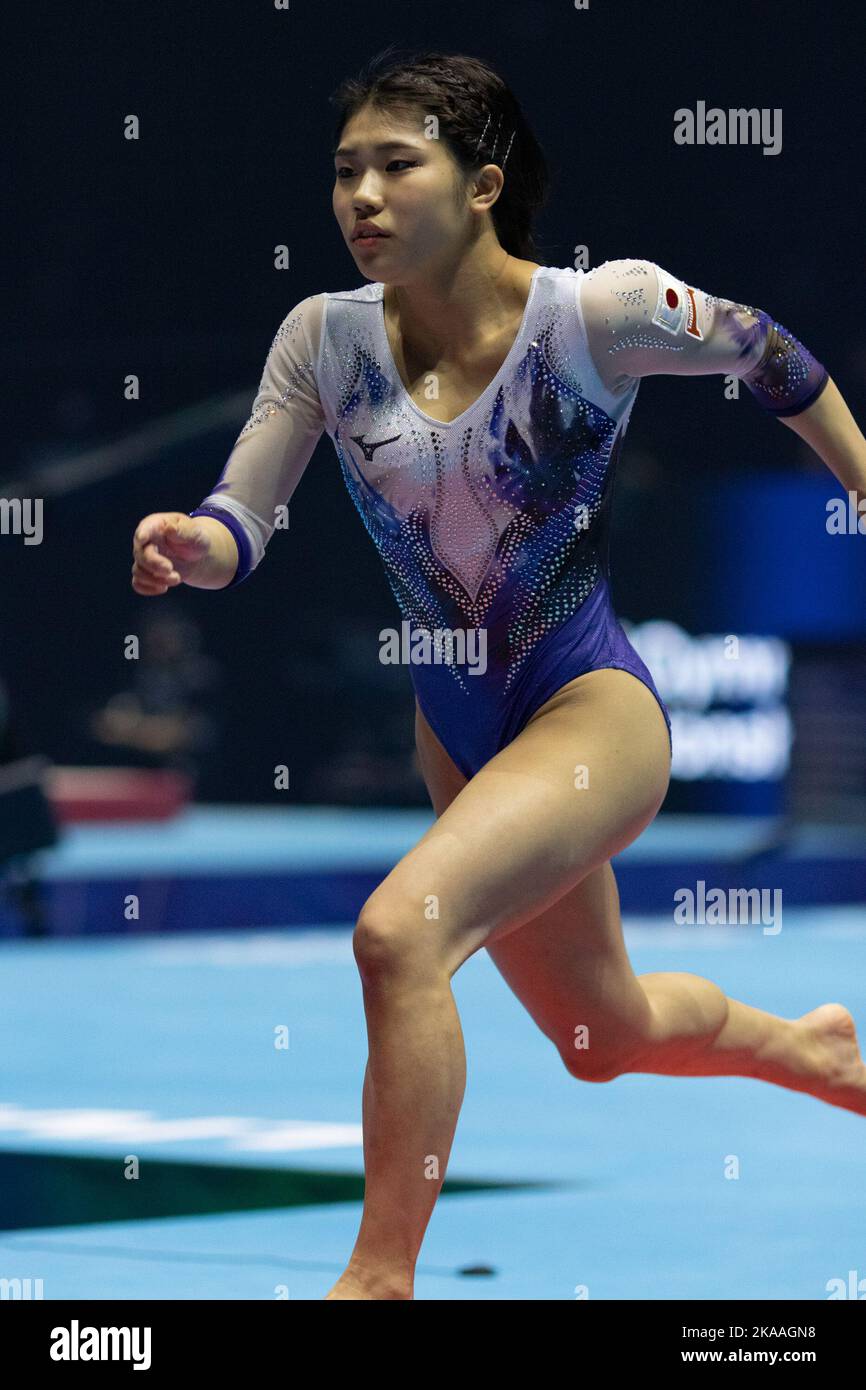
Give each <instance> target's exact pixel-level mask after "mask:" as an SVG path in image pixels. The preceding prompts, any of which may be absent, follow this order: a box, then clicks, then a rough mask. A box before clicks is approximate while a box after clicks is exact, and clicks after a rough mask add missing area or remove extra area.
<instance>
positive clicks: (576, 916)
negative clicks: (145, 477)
mask: <svg viewBox="0 0 866 1390" xmlns="http://www.w3.org/2000/svg"><path fill="white" fill-rule="evenodd" d="M386 60H387V61H386ZM332 100H333V101H334V102H335V104H336V106H337V107H338V109H339V120H338V124H337V142H338V146H339V148H337V149H335V151H334V163H335V184H334V190H333V209H334V213H335V216H336V218H337V222H338V224H339V228H340V231H341V233H342V235H343V237H344V239H345V242H346V244H347V246H348V248H349V250H350V252H351V254H352V256H353V258H354V262H355V265H356V267H357V269H358V271H359V272H360V273H361V275H363V276H364V277H365V278H366V280H367V281H369V283H366V284H364V285H363V286H362V287H361V288H360V289H352V290H346V291H340V292H334V293H319V294H313V295H311V296H309V297H308V298H306V299H304V300H302V301H301V302H300V303H298V304H296V305H295V307H294V308H293V309H292V310H291V312H290V313H289V314H288V315H287V317H286V318H285V320H284V321H283V323H282V324H281V326H280V328H279V330H278V331H277V334H276V336H275V338H274V341H273V344H272V346H271V349H270V352H269V354H268V357H267V361H266V363H265V368H264V375H263V378H262V381H261V384H260V387H259V391H258V393H257V395H256V398H255V401H254V403H253V408H252V413H251V415H250V418H249V420H248V422H247V423H246V425H245V426H244V428H243V429H242V431H241V433H240V435H239V436H238V439H237V442H236V444H235V446H234V449H233V451H232V453H231V455H230V457H229V459H228V462H227V463H226V466H225V468H224V469H223V472H222V474H221V475H220V479H219V481H218V483H217V485H216V486H215V488H214V489H213V492H212V493H210V494H209V495H208V496H207V497H206V498H205V500H204V501H203V503H202V505H201V506H200V507H198V508H196V510H195V511H193V512H190V513H188V514H183V513H180V512H169V513H153V514H151V515H149V516H147V517H145V518H144V519H143V520H142V521H141V523H140V524H139V526H138V527H137V529H136V532H135V536H134V541H133V556H134V559H133V579H132V586H133V588H134V590H135V592H136V593H139V594H148V595H150V594H164V593H166V592H167V591H168V590H169V589H170V588H172V587H173V586H175V585H177V584H180V583H186V584H191V585H193V586H194V587H196V588H202V589H221V588H225V587H231V586H234V585H237V584H239V583H241V582H242V581H243V580H244V579H245V578H246V576H247V575H248V574H249V573H250V572H251V571H252V569H253V568H255V566H256V565H257V564H258V563H259V561H260V560H261V559H262V556H263V554H264V549H265V546H266V544H267V542H268V540H269V539H270V537H271V535H272V534H273V531H274V529H275V524H276V522H277V519H278V517H279V515H280V512H281V509H282V508H283V507H284V506H285V503H286V502H287V501H288V499H289V498H290V497H291V495H292V493H293V491H294V489H295V487H296V486H297V483H298V481H299V479H300V477H301V474H302V473H303V471H304V468H305V467H306V465H307V462H308V460H309V459H310V457H311V455H312V453H313V450H314V448H315V445H316V443H317V441H318V439H319V438H320V436H321V434H322V432H323V430H325V429H327V431H328V434H329V436H330V437H331V439H332V440H333V443H334V446H335V449H336V453H337V457H338V460H339V464H340V468H341V471H342V473H343V476H344V478H345V481H346V484H347V486H348V489H349V492H350V494H351V497H352V499H353V501H354V503H355V505H356V506H357V509H358V511H359V513H360V515H361V517H362V519H363V522H364V524H365V526H366V527H367V529H368V531H369V533H370V535H371V537H372V539H373V541H374V542H375V544H376V546H377V548H378V550H379V551H380V553H381V556H382V559H383V561H384V564H385V566H386V570H387V574H388V577H389V580H390V583H391V586H392V589H393V591H394V594H395V597H396V599H397V602H398V604H399V607H400V610H401V613H402V616H403V620H404V622H405V621H408V623H409V624H410V625H411V630H412V634H413V640H414V639H415V637H416V636H418V635H420V637H421V639H422V641H421V644H420V647H419V648H418V651H420V653H421V656H422V659H421V660H420V661H417V662H415V663H413V664H412V665H410V674H411V678H412V682H413V686H414V691H415V695H416V739H417V748H418V755H419V759H420V763H421V767H422V770H423V774H424V778H425V780H426V784H427V787H428V790H429V794H430V798H431V801H432V803H433V808H434V811H435V814H436V817H437V819H436V821H435V822H434V824H433V825H432V826H431V828H430V829H429V830H428V831H427V833H426V834H425V835H424V836H423V837H422V838H421V839H420V841H419V842H418V844H417V845H416V846H415V847H414V848H413V849H412V850H411V851H410V852H409V853H408V854H406V855H405V857H404V858H403V859H401V860H400V862H399V863H398V864H397V865H396V867H395V868H394V869H393V870H392V871H391V872H390V873H389V874H388V876H387V877H386V878H385V879H384V881H383V882H382V883H381V884H380V885H379V887H377V888H376V890H375V891H374V892H373V893H372V895H371V896H370V897H369V899H368V900H367V901H366V902H365V904H364V906H363V908H362V910H361V913H360V916H359V918H358V922H357V926H356V929H355V932H354V937H353V943H354V952H355V958H356V961H357V964H358V969H359V973H360V976H361V982H362V989H363V999H364V1009H365V1015H366V1022H367V1033H368V1061H367V1070H366V1076H365V1080H364V1090H363V1134H364V1165H365V1173H366V1192H365V1200H364V1208H363V1216H362V1220H361V1224H360V1230H359V1233H358V1236H357V1240H356V1243H355V1247H354V1250H353V1252H352V1255H351V1257H350V1259H349V1262H348V1265H347V1267H346V1269H345V1271H344V1273H343V1274H342V1275H341V1276H340V1278H339V1279H338V1280H337V1282H336V1284H335V1285H334V1287H333V1288H332V1289H331V1290H330V1292H329V1293H328V1295H327V1297H328V1298H329V1299H409V1298H412V1296H413V1278H414V1270H415V1264H416V1260H417V1257H418V1253H419V1249H420V1246H421V1242H422V1240H423V1236H424V1232H425V1230H426V1227H427V1224H428V1221H429V1219H430V1215H431V1212H432V1209H433V1207H434V1204H435V1202H436V1198H437V1196H438V1193H439V1190H440V1188H441V1185H442V1182H443V1179H444V1176H445V1171H446V1167H447V1163H448V1157H449V1153H450V1150H451V1145H452V1141H453V1136H454V1131H455V1126H456V1123H457V1116H458V1112H459V1109H460V1106H461V1103H462V1098H463V1093H464V1087H465V1080H466V1062H465V1053H464V1046H463V1035H462V1032H461V1027H460V1020H459V1018H458V1015H457V1011H456V1008H455V1003H454V998H453V995H452V990H451V985H450V981H451V977H452V975H453V974H454V972H455V971H456V970H457V969H458V967H459V966H460V965H461V964H462V963H463V962H464V961H465V960H466V959H467V958H468V957H469V956H471V955H472V954H473V953H474V952H475V951H477V950H478V949H479V948H480V947H482V946H483V947H485V948H486V949H487V951H488V952H489V954H490V956H491V958H492V959H493V961H494V963H495V964H496V966H497V967H498V969H499V970H500V971H501V973H502V975H503V976H504V978H505V980H506V981H507V983H508V985H509V986H510V988H511V989H512V990H513V991H514V993H515V994H516V995H517V997H518V998H519V999H520V1000H521V1001H522V1003H523V1004H524V1005H525V1007H526V1008H527V1010H528V1011H529V1013H530V1015H531V1016H532V1018H533V1019H534V1020H535V1021H536V1023H537V1024H538V1026H539V1028H540V1029H541V1030H542V1032H543V1033H544V1034H545V1035H546V1036H547V1037H548V1038H549V1039H550V1041H551V1043H552V1044H553V1046H554V1048H555V1049H556V1050H557V1052H558V1054H559V1056H560V1058H561V1059H562V1061H563V1062H564V1064H565V1066H566V1068H567V1069H568V1071H569V1072H570V1073H571V1074H572V1075H573V1076H575V1077H578V1078H580V1079H581V1080H583V1081H588V1082H602V1081H610V1080H612V1079H613V1078H614V1077H617V1076H620V1075H622V1074H623V1073H625V1072H647V1073H656V1074H663V1075H668V1076H747V1077H754V1078H759V1079H761V1080H763V1081H769V1082H772V1083H774V1084H776V1085H778V1086H785V1087H788V1088H790V1089H792V1090H797V1091H804V1092H806V1093H808V1094H809V1095H811V1096H815V1097H818V1098H820V1099H821V1100H824V1101H827V1102H829V1103H830V1104H833V1105H839V1106H843V1107H846V1108H848V1109H850V1110H854V1111H857V1112H858V1113H860V1114H864V1113H866V1066H864V1063H863V1060H862V1058H861V1056H860V1052H859V1048H858V1044H857V1037H856V1031H855V1027H854V1022H853V1019H852V1017H851V1015H850V1013H849V1012H848V1010H847V1009H845V1008H844V1007H843V1006H842V1005H841V1004H836V1003H830V1004H823V1005H821V1006H820V1007H818V1008H816V1009H813V1010H812V1011H811V1012H810V1013H807V1014H804V1015H803V1016H802V1017H801V1018H795V1019H785V1018H777V1017H775V1016H774V1015H772V1014H769V1013H764V1012H763V1011H762V1010H761V1009H756V1008H752V1007H751V1006H749V1005H747V1004H743V1003H740V1002H739V1001H738V1000H735V999H730V998H728V997H726V995H725V994H724V993H723V992H722V990H721V989H719V988H718V986H717V985H715V984H712V983H711V982H710V981H709V980H705V979H702V978H700V977H698V976H696V975H691V974H685V973H668V972H664V973H652V974H645V975H641V976H636V975H635V974H634V972H633V971H632V968H631V964H630V962H629V959H628V956H627V954H626V951H625V947H624V943H623V933H622V928H621V924H620V913H619V903H618V895H617V886H616V881H615V878H614V874H613V870H612V868H611V864H610V860H611V856H613V855H616V854H618V853H620V851H621V850H623V849H624V848H625V847H626V845H628V844H630V843H631V842H632V841H633V840H635V839H636V838H637V836H639V835H640V834H641V832H642V831H643V829H644V828H645V827H646V826H647V825H648V824H649V823H650V821H652V819H653V817H654V816H655V814H656V812H657V811H658V809H659V807H660V806H661V804H662V802H663V800H664V797H665V793H666V790H667V787H668V779H669V773H670V754H671V744H670V719H669V717H668V712H667V710H666V708H665V706H664V703H663V701H662V700H661V698H660V696H659V693H658V691H657V690H656V688H655V685H654V684H653V680H652V677H651V675H650V673H649V671H648V670H647V668H646V666H645V665H644V664H643V662H642V661H641V660H640V658H639V657H638V655H637V652H636V651H635V650H634V648H633V647H632V646H631V645H630V643H629V642H628V640H627V638H626V636H625V633H624V631H623V629H622V628H621V626H620V625H619V623H618V621H617V619H616V617H615V615H614V611H613V609H612V606H611V596H610V589H609V582H608V581H609V570H608V519H609V509H610V497H611V487H612V481H613V474H614V466H615V463H616V459H617V456H618V454H619V450H620V447H621V444H622V438H623V434H624V432H625V429H626V425H627V423H628V418H629V415H630V412H631V408H632V406H633V404H634V400H635V396H636V394H637V389H638V385H639V381H640V378H642V377H644V376H651V375H653V374H656V373H665V372H669V373H676V374H680V375H690V374H703V373H721V374H727V375H730V376H733V377H736V378H738V379H739V380H740V381H742V382H744V383H745V385H746V386H747V388H748V389H749V391H750V392H751V393H752V395H753V396H754V397H755V399H756V401H757V402H758V405H759V407H761V408H762V409H763V410H764V411H766V412H767V413H769V414H771V415H775V416H777V417H779V418H780V419H781V420H782V421H783V422H784V423H785V424H786V425H788V426H789V428H791V429H793V430H794V431H796V433H797V434H798V435H800V437H801V438H803V439H804V440H806V441H807V443H808V444H809V445H810V446H811V447H812V448H813V449H814V450H815V451H816V452H817V454H818V455H819V456H820V457H821V459H822V460H823V461H824V462H825V463H826V464H827V466H828V467H829V468H830V469H831V470H832V471H833V473H834V474H835V475H836V477H837V478H838V479H839V480H840V482H841V483H842V485H843V486H844V487H845V488H847V489H855V490H857V491H858V495H862V494H863V493H864V491H866V440H864V437H863V435H862V434H861V432H860V430H859V429H858V427H857V425H856V423H855V421H854V419H853V418H852V416H851V413H850V411H849V410H848V408H847V406H846V404H845V401H844V400H843V398H842V396H841V395H840V393H839V391H838V390H837V388H836V386H835V384H834V382H833V381H832V379H831V378H830V377H829V375H828V373H827V371H826V369H825V368H824V367H822V366H821V364H820V363H819V362H817V361H816V360H815V358H814V357H813V356H812V354H811V353H810V352H809V351H808V350H807V349H806V348H805V347H804V346H803V344H802V343H800V342H799V341H798V340H797V339H796V338H795V337H794V336H793V335H792V334H791V333H789V332H788V331H787V330H786V329H785V328H783V327H782V325H781V324H779V323H777V322H775V321H774V320H773V319H772V318H771V317H769V315H768V314H766V313H765V312H764V311H762V310H760V309H754V308H751V307H749V306H747V305H744V304H739V303H736V302H732V301H731V300H727V299H721V298H716V297H714V296H712V295H710V294H705V293H704V292H703V291H701V290H698V289H696V288H695V287H694V286H691V285H688V284H686V283H684V282H683V281H681V280H679V279H678V278H677V277H676V276H674V275H672V274H669V273H668V272H667V271H665V270H663V269H661V267H659V266H658V265H656V264H655V263H653V262H651V261H646V260H632V259H625V260H612V261H607V262H605V263H604V264H602V265H599V266H598V267H596V268H594V269H592V270H591V271H590V272H588V273H587V272H585V271H584V270H574V269H571V268H570V267H564V268H557V267H551V266H545V265H541V264H539V263H538V262H537V261H536V260H535V259H534V255H535V248H534V244H533V241H532V237H531V219H532V214H533V212H534V210H535V209H536V208H537V207H538V206H539V205H540V204H541V202H542V201H543V198H544V196H545V193H546V187H547V172H546V165H545V161H544V156H543V154H542V151H541V150H540V148H539V146H538V144H537V141H536V139H535V138H534V136H533V134H532V131H531V130H530V128H529V126H528V124H527V122H526V119H525V117H524V115H523V113H522V111H521V109H520V106H519V104H518V102H517V100H516V99H515V97H514V95H513V94H512V92H511V91H510V89H509V88H508V87H507V86H506V84H505V83H504V82H503V80H502V78H501V77H500V76H499V75H498V74H497V73H495V72H494V71H492V70H491V69H490V68H489V67H488V66H487V65H485V64H484V63H482V62H480V61H478V60H477V59H474V58H470V57H465V56H461V55H454V54H437V53H423V54H414V55H409V56H408V58H404V59H402V60H401V59H399V58H397V59H393V55H391V56H390V57H389V56H388V54H387V51H386V54H385V55H379V57H378V58H377V59H374V60H373V62H372V63H370V64H368V66H367V67H366V68H365V69H364V71H363V72H362V74H361V75H360V76H359V77H358V78H354V79H349V80H347V81H345V82H344V83H343V84H342V85H341V86H340V87H339V88H338V89H337V92H336V93H335V94H334V96H333V97H332ZM449 633H450V634H452V637H453V636H454V635H455V634H457V635H459V634H460V633H464V634H472V633H474V634H475V637H476V639H478V640H479V641H480V639H481V638H482V637H483V638H484V639H485V642H486V648H485V660H484V661H479V662H476V664H475V666H473V665H472V664H471V663H470V662H469V660H468V659H467V660H465V661H462V662H461V661H460V660H459V659H452V658H453V655H454V648H453V647H449V649H448V652H447V653H445V659H442V658H443V650H444V644H445V642H446V641H450V640H451V639H449V638H448V637H447V634H449ZM437 634H438V635H437ZM443 634H444V636H443ZM425 638H426V639H427V643H426V648H425V642H424V639H425ZM482 645H483V643H482ZM470 649H471V650H473V651H476V650H477V649H476V648H472V647H471V644H468V645H467V648H466V650H467V651H469V650H470ZM476 667H477V669H476ZM587 1044H588V1045H587Z"/></svg>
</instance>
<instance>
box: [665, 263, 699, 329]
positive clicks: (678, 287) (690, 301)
mask: <svg viewBox="0 0 866 1390" xmlns="http://www.w3.org/2000/svg"><path fill="white" fill-rule="evenodd" d="M656 274H657V276H658V282H659V292H658V299H657V300H656V308H655V313H654V314H653V317H652V321H653V323H654V324H656V325H657V326H658V327H659V328H663V329H664V330H665V332H666V333H679V331H680V329H681V328H682V326H683V323H684V322H685V329H686V332H687V333H688V334H689V336H690V337H692V338H703V336H704V335H703V333H702V332H701V330H700V327H699V326H698V306H697V304H696V302H695V292H694V289H693V288H692V286H691V285H684V284H683V282H682V281H681V280H676V279H674V277H673V275H668V273H667V271H666V270H662V268H661V266H658V265H657V266H656Z"/></svg>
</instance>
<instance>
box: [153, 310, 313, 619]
mask: <svg viewBox="0 0 866 1390" xmlns="http://www.w3.org/2000/svg"><path fill="white" fill-rule="evenodd" d="M324 300H325V296H324V295H323V294H315V295H310V296H309V298H307V299H304V300H301V302H300V303H299V304H296V305H295V307H294V309H292V311H291V312H290V313H289V314H288V315H287V316H286V318H285V319H284V320H283V322H282V324H281V325H280V327H279V329H278V330H277V333H276V335H275V337H274V340H273V342H272V344H271V347H270V351H269V353H268V357H267V361H266V362H265V367H264V371H263V374H262V379H261V382H260V384H259V389H258V392H257V393H256V397H255V400H254V401H253V406H252V411H251V413H250V417H249V419H248V420H247V422H246V424H245V425H244V427H243V429H242V430H241V432H240V434H239V435H238V438H237V440H236V441H235V445H234V448H233V449H232V452H231V454H230V455H229V458H228V461H227V462H226V465H225V467H224V468H223V471H222V473H221V474H220V477H219V480H218V482H217V483H216V486H215V487H214V488H213V490H212V491H211V492H209V493H208V495H207V497H205V498H204V500H203V501H202V503H201V504H200V506H198V507H196V509H195V510H194V511H192V512H189V513H188V514H185V513H183V512H152V513H151V514H150V515H149V516H146V517H144V518H143V520H142V521H140V522H139V524H138V526H137V527H136V530H135V535H134V537H133V565H132V587H133V589H134V590H135V591H136V593H138V594H143V595H146V594H164V593H166V592H167V591H168V589H170V588H174V587H175V586H176V585H178V584H181V583H184V584H189V585H191V587H193V588H196V589H225V588H233V587H234V586H235V585H237V584H241V583H242V582H243V581H244V579H246V577H247V575H249V574H251V573H252V571H253V570H254V569H255V568H256V566H257V565H258V564H259V563H260V561H261V560H262V557H263V556H264V553H265V547H266V546H267V543H268V541H269V540H270V538H271V536H272V535H273V533H274V531H275V529H276V525H277V519H278V515H279V514H280V513H281V512H282V511H283V510H284V508H285V506H286V504H287V503H288V501H289V499H290V498H291V496H292V494H293V492H294V491H295V488H296V487H297V485H298V483H299V482H300V480H301V476H302V474H303V472H304V470H305V468H306V466H307V464H308V463H309V461H310V458H311V457H312V454H313V451H314V449H315V447H316V444H317V443H318V441H319V439H320V437H321V434H322V431H323V430H324V428H325V420H324V415H323V412H322V407H321V402H320V400H319V392H318V388H317V385H316V376H315V369H316V361H317V355H318V348H319V343H320V341H321V332H322V315H323V310H324Z"/></svg>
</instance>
